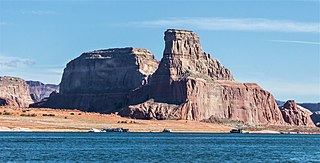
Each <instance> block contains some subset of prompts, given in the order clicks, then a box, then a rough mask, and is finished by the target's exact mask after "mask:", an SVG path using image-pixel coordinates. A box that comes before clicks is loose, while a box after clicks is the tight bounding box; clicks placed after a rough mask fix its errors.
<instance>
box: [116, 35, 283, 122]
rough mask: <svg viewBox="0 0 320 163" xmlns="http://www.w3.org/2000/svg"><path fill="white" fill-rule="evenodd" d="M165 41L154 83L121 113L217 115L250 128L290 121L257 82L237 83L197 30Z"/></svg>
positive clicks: (195, 117) (135, 95)
mask: <svg viewBox="0 0 320 163" xmlns="http://www.w3.org/2000/svg"><path fill="white" fill-rule="evenodd" d="M164 39H165V50H164V54H163V58H162V60H161V62H160V64H159V67H158V69H157V71H156V72H155V73H154V75H153V76H152V78H151V80H150V83H149V84H148V85H146V86H144V87H141V88H139V89H138V90H135V91H133V92H132V93H131V94H130V95H129V103H130V104H132V105H130V106H129V107H126V108H124V109H123V110H122V111H120V114H121V115H123V116H129V117H135V118H141V117H145V119H190V120H202V119H207V118H210V117H211V116H214V117H217V118H221V119H231V120H237V121H242V122H244V123H249V124H283V123H284V121H283V118H282V116H281V112H280V110H279V108H278V107H277V105H276V102H275V99H274V97H273V96H272V95H271V94H270V93H269V92H267V91H265V90H263V89H262V88H261V87H259V86H258V85H257V84H250V83H246V84H242V83H238V82H236V81H234V79H233V77H232V74H231V72H230V71H229V70H228V69H227V68H225V67H224V66H223V65H222V64H221V63H220V62H219V61H217V60H216V59H214V58H211V57H210V54H207V53H204V52H203V51H202V47H201V45H200V41H199V38H198V36H197V35H196V34H195V33H194V32H191V31H185V30H173V29H169V30H167V31H166V32H165V37H164ZM150 99H151V101H150ZM145 101H146V102H145ZM164 104H166V105H164ZM136 115H139V116H136ZM142 115H145V116H142ZM159 117H160V118H159Z"/></svg>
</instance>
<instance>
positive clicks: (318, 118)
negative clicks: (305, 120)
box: [311, 111, 320, 127]
mask: <svg viewBox="0 0 320 163" xmlns="http://www.w3.org/2000/svg"><path fill="white" fill-rule="evenodd" d="M311 119H312V121H313V123H314V124H315V125H316V126H317V127H320V111H317V112H314V113H313V114H312V115H311Z"/></svg>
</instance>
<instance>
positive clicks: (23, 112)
mask: <svg viewBox="0 0 320 163" xmlns="http://www.w3.org/2000/svg"><path fill="white" fill-rule="evenodd" d="M28 111H30V110H22V112H23V113H25V112H28Z"/></svg>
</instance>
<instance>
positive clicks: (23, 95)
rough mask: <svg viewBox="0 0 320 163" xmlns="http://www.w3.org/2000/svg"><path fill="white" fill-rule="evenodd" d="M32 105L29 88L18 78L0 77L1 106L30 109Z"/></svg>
mask: <svg viewBox="0 0 320 163" xmlns="http://www.w3.org/2000/svg"><path fill="white" fill-rule="evenodd" d="M31 103H32V99H31V97H30V94H29V90H28V86H27V84H26V82H25V81H24V80H23V79H20V78H17V77H9V76H4V77H0V106H14V107H28V106H29V104H31Z"/></svg>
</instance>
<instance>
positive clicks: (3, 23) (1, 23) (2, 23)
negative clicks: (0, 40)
mask: <svg viewBox="0 0 320 163" xmlns="http://www.w3.org/2000/svg"><path fill="white" fill-rule="evenodd" d="M7 24H8V23H6V22H0V26H2V25H7Z"/></svg>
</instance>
